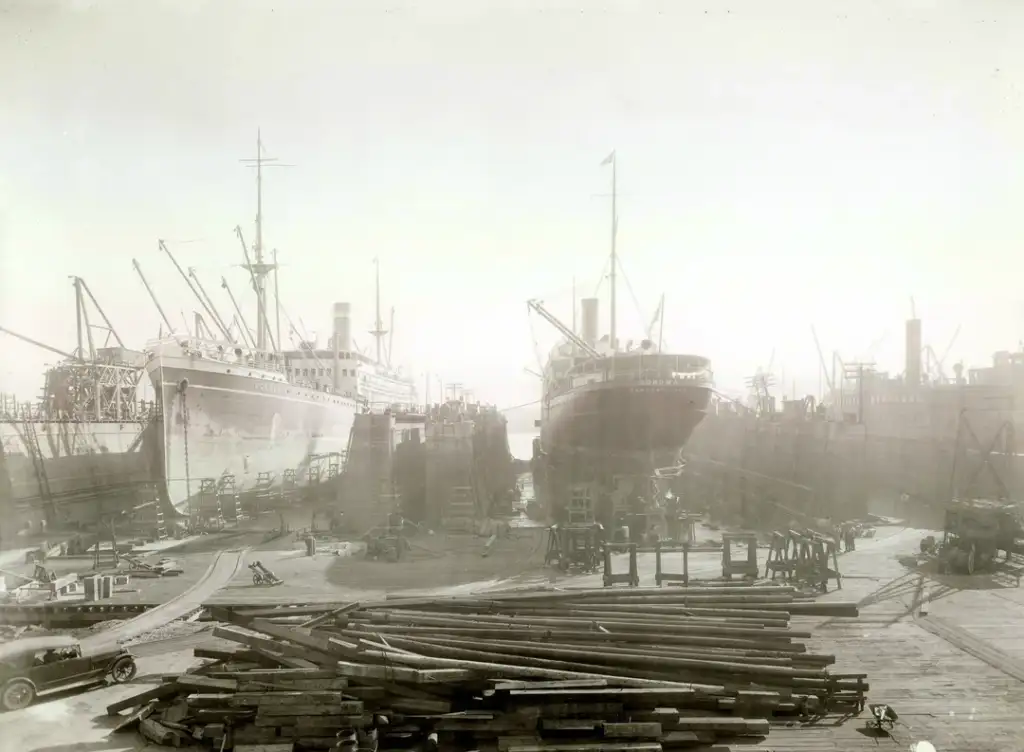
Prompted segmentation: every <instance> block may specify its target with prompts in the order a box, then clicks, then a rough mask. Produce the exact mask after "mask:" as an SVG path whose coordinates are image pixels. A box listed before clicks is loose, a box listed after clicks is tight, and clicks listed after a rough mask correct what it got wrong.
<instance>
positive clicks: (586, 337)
mask: <svg viewBox="0 0 1024 752" xmlns="http://www.w3.org/2000/svg"><path fill="white" fill-rule="evenodd" d="M597 303H598V300H597V298H583V299H582V300H581V301H580V308H581V309H582V310H581V318H582V319H583V325H582V327H581V328H580V339H582V340H583V341H584V342H586V343H587V344H588V345H590V346H591V347H593V346H594V345H596V344H597Z"/></svg>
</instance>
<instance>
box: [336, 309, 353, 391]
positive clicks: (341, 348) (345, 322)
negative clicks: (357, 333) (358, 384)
mask: <svg viewBox="0 0 1024 752" xmlns="http://www.w3.org/2000/svg"><path fill="white" fill-rule="evenodd" d="M331 344H332V345H333V347H334V391H335V392H340V391H341V353H343V352H349V351H350V350H351V349H352V306H351V304H349V303H335V304H334V334H333V336H332V337H331Z"/></svg>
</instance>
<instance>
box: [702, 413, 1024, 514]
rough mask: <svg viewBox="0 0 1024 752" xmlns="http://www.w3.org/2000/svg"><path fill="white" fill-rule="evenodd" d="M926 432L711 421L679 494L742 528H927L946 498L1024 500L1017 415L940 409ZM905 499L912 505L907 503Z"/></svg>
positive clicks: (813, 422) (807, 422)
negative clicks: (800, 524)
mask: <svg viewBox="0 0 1024 752" xmlns="http://www.w3.org/2000/svg"><path fill="white" fill-rule="evenodd" d="M939 417H940V416H936V418H937V420H936V421H935V423H934V424H931V425H921V424H919V423H918V424H910V423H902V424H901V423H899V422H892V421H890V422H889V423H888V424H883V423H881V422H880V421H878V420H872V418H873V416H872V415H871V413H870V412H867V413H866V414H865V416H864V421H865V422H864V423H857V422H855V421H852V420H850V421H847V422H836V421H829V420H825V419H824V417H821V416H817V415H814V416H811V417H801V418H798V419H793V418H790V417H787V416H784V415H779V414H776V415H773V416H771V417H761V418H758V417H753V416H740V415H735V414H729V415H709V416H708V417H707V418H706V419H705V420H704V421H703V422H702V423H701V425H700V426H698V428H697V430H696V431H695V432H694V435H693V438H692V439H691V441H690V443H689V444H688V445H687V447H686V457H687V469H686V473H685V476H684V488H685V489H686V490H685V492H684V495H685V496H686V497H688V498H689V499H690V501H691V503H695V504H696V505H697V506H698V507H700V506H703V507H704V508H706V509H708V510H709V511H712V512H714V513H718V514H720V515H721V516H722V517H723V518H726V519H733V520H742V521H743V524H744V525H747V526H750V527H760V528H768V527H778V526H780V525H782V524H785V523H786V522H787V517H788V516H789V513H790V512H796V513H798V514H797V515H796V516H795V519H797V520H799V516H801V515H805V516H807V517H809V518H816V519H821V518H832V519H834V520H843V519H851V518H856V517H860V516H863V515H864V514H865V513H867V512H871V513H874V514H880V515H886V516H894V517H909V518H911V521H912V522H917V523H920V524H927V525H933V524H935V516H936V515H935V511H934V510H936V509H938V510H941V508H942V507H943V505H944V504H945V503H946V502H948V501H949V500H950V499H952V498H955V497H958V496H964V497H975V498H999V497H1006V498H1009V499H1011V500H1014V499H1021V498H1024V461H1022V457H1021V456H1019V455H1018V454H1017V452H1016V447H1015V442H1014V436H1015V430H1016V429H1015V425H1017V424H1018V422H1019V419H1020V418H1024V416H1018V415H1017V414H1015V413H1013V412H1012V411H1008V410H999V409H986V410H971V409H964V410H961V411H960V412H959V413H953V418H952V419H950V416H949V414H947V413H946V412H943V414H942V415H941V419H939ZM908 501H910V502H911V503H907V502H908Z"/></svg>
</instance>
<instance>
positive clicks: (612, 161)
mask: <svg viewBox="0 0 1024 752" xmlns="http://www.w3.org/2000/svg"><path fill="white" fill-rule="evenodd" d="M607 164H610V165H611V166H612V258H611V266H612V269H611V276H610V278H609V282H610V283H611V288H612V291H611V306H610V308H611V311H610V313H611V330H610V331H609V340H610V342H609V344H610V345H611V349H612V352H616V351H617V350H618V342H617V339H616V336H615V335H616V331H615V324H616V314H615V282H616V279H615V277H616V272H617V271H618V265H619V260H618V255H617V254H616V252H615V235H616V230H617V229H618V224H619V221H618V214H617V212H616V199H617V195H616V174H615V173H616V160H615V150H614V149H613V150H612V153H611V154H609V155H608V156H607V157H606V158H605V160H604V161H603V162H602V163H601V165H602V166H604V165H607Z"/></svg>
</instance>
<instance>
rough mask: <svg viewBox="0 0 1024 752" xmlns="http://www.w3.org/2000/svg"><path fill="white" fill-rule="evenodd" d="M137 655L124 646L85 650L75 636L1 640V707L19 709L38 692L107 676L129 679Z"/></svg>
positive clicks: (132, 672)
mask: <svg viewBox="0 0 1024 752" xmlns="http://www.w3.org/2000/svg"><path fill="white" fill-rule="evenodd" d="M137 670H138V669H137V668H136V666H135V659H134V658H133V657H132V655H131V654H130V653H129V652H128V651H127V650H125V649H124V648H113V649H109V648H105V649H102V650H97V651H88V650H87V651H84V652H83V650H82V646H81V644H80V643H79V642H78V641H77V640H75V639H74V638H72V637H66V636H64V635H50V636H46V637H29V638H26V639H22V640H13V641H11V642H7V643H2V644H0V707H3V709H4V710H20V709H21V708H25V707H28V706H29V705H31V704H32V702H33V700H35V698H36V696H37V695H40V694H43V693H45V692H53V691H55V690H59V689H67V688H68V687H72V686H76V685H80V684H94V683H97V682H101V681H105V680H106V679H107V678H108V677H109V678H110V679H111V680H112V681H113V682H115V683H117V684H122V683H124V682H129V681H131V680H132V679H134V678H135V674H136V672H137Z"/></svg>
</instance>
